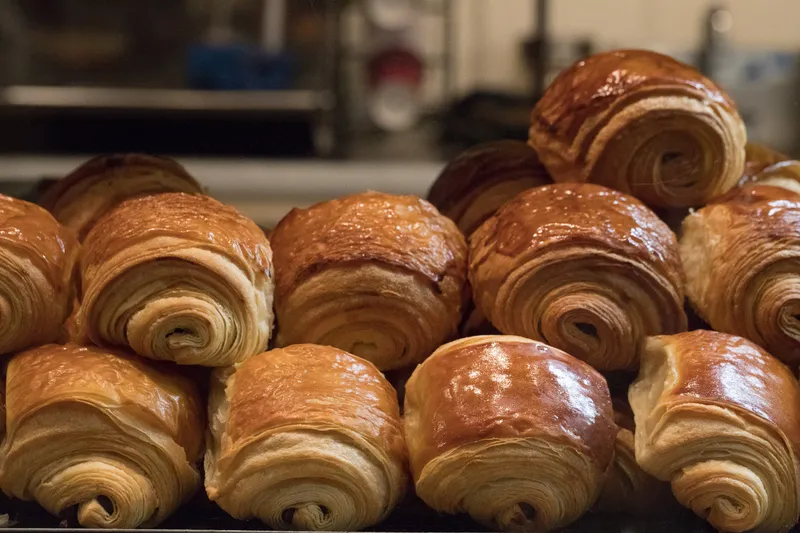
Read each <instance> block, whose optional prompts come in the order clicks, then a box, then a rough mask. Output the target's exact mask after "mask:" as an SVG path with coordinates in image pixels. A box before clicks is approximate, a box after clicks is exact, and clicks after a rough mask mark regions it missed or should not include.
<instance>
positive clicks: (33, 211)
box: [0, 195, 79, 354]
mask: <svg viewBox="0 0 800 533" xmlns="http://www.w3.org/2000/svg"><path fill="white" fill-rule="evenodd" d="M78 253H79V245H78V242H77V239H76V238H75V234H74V233H73V232H72V231H71V230H69V229H68V228H65V227H64V226H62V225H60V224H59V223H58V222H57V221H56V220H55V219H54V218H53V216H52V215H51V214H50V213H48V212H47V211H45V210H44V209H42V208H41V207H39V206H37V205H34V204H31V203H29V202H25V201H23V200H18V199H16V198H11V197H9V196H4V195H0V354H7V353H12V352H16V351H19V350H22V349H25V348H29V347H31V346H34V345H39V344H46V343H49V342H55V341H56V340H57V339H58V338H59V337H60V335H61V326H62V324H63V323H64V320H66V318H67V316H68V315H69V314H70V312H71V311H72V303H73V298H74V295H75V287H74V281H75V277H74V273H75V265H76V262H77V260H78Z"/></svg>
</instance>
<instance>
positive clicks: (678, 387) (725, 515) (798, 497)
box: [629, 330, 800, 532]
mask: <svg viewBox="0 0 800 533" xmlns="http://www.w3.org/2000/svg"><path fill="white" fill-rule="evenodd" d="M629 398H630V403H631V407H632V408H633V412H634V415H635V420H636V461H637V462H638V463H639V465H640V466H641V467H642V468H643V469H644V470H645V471H647V472H649V473H650V474H652V475H654V476H656V477H657V478H659V479H662V480H664V481H669V482H671V484H672V491H673V493H674V494H675V496H676V497H677V499H678V501H679V502H680V503H682V504H683V505H685V506H686V507H689V508H690V509H692V510H693V511H694V512H695V513H696V514H698V515H699V516H701V517H703V518H705V519H706V520H708V521H709V522H710V523H711V525H713V526H714V527H715V528H716V529H718V530H720V531H732V532H739V531H756V532H776V531H788V530H789V528H791V527H792V526H793V525H794V524H795V523H796V522H797V519H798V515H799V514H800V490H799V489H798V475H799V474H800V463H798V451H799V450H800V385H798V383H797V379H796V378H795V377H794V376H793V375H792V373H791V372H790V371H789V369H788V368H787V367H785V366H784V365H783V364H781V363H780V362H779V361H778V360H777V359H775V358H773V357H772V356H770V355H769V354H768V353H766V352H765V351H764V350H762V349H761V348H759V347H758V346H756V345H755V344H753V343H751V342H749V341H746V340H745V339H742V338H740V337H734V336H732V335H726V334H724V333H717V332H712V331H703V330H698V331H692V332H689V333H681V334H678V335H672V336H662V337H654V338H651V339H649V340H648V342H647V348H646V350H645V353H644V355H643V356H642V368H641V370H640V373H639V378H638V379H637V380H636V382H635V383H634V384H633V385H632V386H631V389H630V393H629Z"/></svg>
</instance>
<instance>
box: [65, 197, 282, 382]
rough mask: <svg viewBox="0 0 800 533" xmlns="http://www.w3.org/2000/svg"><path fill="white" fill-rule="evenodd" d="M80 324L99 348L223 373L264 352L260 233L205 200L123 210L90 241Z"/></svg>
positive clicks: (266, 323)
mask: <svg viewBox="0 0 800 533" xmlns="http://www.w3.org/2000/svg"><path fill="white" fill-rule="evenodd" d="M81 272H82V275H83V277H82V286H83V297H82V299H81V308H80V312H79V315H78V318H77V319H78V324H79V325H80V327H81V328H83V331H84V333H85V334H86V336H87V337H88V338H89V339H91V341H92V342H94V343H96V344H99V345H111V346H130V347H131V348H132V349H133V351H135V352H136V353H138V354H139V355H143V356H145V357H150V358H153V359H164V360H170V361H175V362H177V363H179V364H186V365H203V366H225V365H230V364H233V363H235V362H238V361H242V360H244V359H245V358H247V357H249V356H251V355H254V354H257V353H259V352H261V351H263V350H264V349H266V347H267V342H268V341H269V337H270V332H271V330H272V294H273V286H274V281H273V276H272V252H271V250H270V245H269V241H268V240H267V238H266V237H265V236H264V233H263V232H262V231H261V230H260V229H259V228H258V226H256V225H255V223H253V222H252V221H251V220H249V219H247V218H245V217H244V216H243V215H241V214H240V213H239V212H238V211H237V210H236V209H234V208H232V207H229V206H226V205H224V204H221V203H219V202H217V201H216V200H213V199H211V198H209V197H207V196H202V195H189V194H183V193H165V194H157V195H151V196H144V197H140V198H134V199H132V200H127V201H126V202H124V203H122V204H120V205H119V206H118V207H117V208H116V209H114V210H112V211H111V212H109V213H108V214H107V215H106V216H105V217H103V218H102V219H101V220H100V221H98V223H97V224H96V225H95V226H94V228H92V231H91V232H89V235H88V236H87V237H86V240H85V241H84V244H83V256H82V260H81Z"/></svg>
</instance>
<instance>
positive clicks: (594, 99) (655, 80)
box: [529, 50, 747, 207]
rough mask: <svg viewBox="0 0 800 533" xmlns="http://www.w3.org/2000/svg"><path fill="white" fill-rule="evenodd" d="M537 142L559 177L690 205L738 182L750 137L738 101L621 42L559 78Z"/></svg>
mask: <svg viewBox="0 0 800 533" xmlns="http://www.w3.org/2000/svg"><path fill="white" fill-rule="evenodd" d="M529 142H530V144H531V146H532V147H533V148H534V149H535V150H536V151H537V152H538V153H539V157H540V158H541V160H542V162H543V163H544V165H545V167H547V170H548V171H549V172H550V174H551V175H552V177H553V179H554V180H555V181H579V182H593V183H598V184H601V185H605V186H608V187H612V188H614V189H618V190H620V191H622V192H625V193H628V194H632V195H634V196H636V197H637V198H639V199H641V200H642V201H643V202H645V203H646V204H648V205H651V206H655V207H690V206H697V205H702V204H704V203H705V202H707V201H708V200H710V199H711V198H713V197H715V196H717V195H719V194H722V193H724V192H726V191H728V190H729V189H731V188H732V187H734V186H735V185H736V183H737V182H738V181H739V179H740V178H741V176H742V170H743V167H744V159H745V144H746V142H747V136H746V132H745V126H744V123H743V121H742V119H741V117H740V116H739V113H738V112H737V110H736V106H735V105H734V103H733V101H732V100H731V99H730V98H729V97H728V96H727V95H726V94H725V92H724V91H723V90H722V89H720V88H719V87H718V86H717V85H715V84H714V83H713V82H712V81H711V80H709V79H708V78H706V77H704V76H703V75H701V74H700V73H699V72H697V71H696V70H695V69H693V68H691V67H689V66H688V65H685V64H683V63H680V62H679V61H676V60H674V59H672V58H670V57H667V56H664V55H661V54H657V53H654V52H648V51H643V50H617V51H612V52H604V53H600V54H596V55H593V56H591V57H588V58H586V59H583V60H581V61H578V62H577V63H575V64H574V65H572V66H571V67H570V68H568V69H566V70H565V71H563V72H562V73H561V74H559V75H558V76H557V77H556V79H555V80H554V81H553V83H552V84H551V85H550V87H549V88H548V89H547V90H546V91H545V93H544V96H543V97H542V99H541V100H540V101H539V102H538V103H537V105H536V107H535V108H534V110H533V114H532V117H531V128H530V140H529Z"/></svg>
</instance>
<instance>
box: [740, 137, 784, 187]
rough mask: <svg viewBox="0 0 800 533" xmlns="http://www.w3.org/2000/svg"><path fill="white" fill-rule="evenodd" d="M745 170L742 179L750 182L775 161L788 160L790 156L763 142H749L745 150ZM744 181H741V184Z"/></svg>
mask: <svg viewBox="0 0 800 533" xmlns="http://www.w3.org/2000/svg"><path fill="white" fill-rule="evenodd" d="M744 154H745V155H744V172H743V174H742V181H743V182H748V181H750V180H752V178H753V177H754V176H756V175H758V174H759V173H760V172H761V171H762V170H764V169H765V168H767V167H771V166H772V165H774V164H775V163H780V162H781V161H788V160H789V159H791V158H790V157H789V156H787V155H785V154H782V153H780V152H778V151H776V150H773V149H772V148H769V147H767V146H764V145H763V144H758V143H753V142H749V143H747V146H745V150H744ZM741 184H742V183H740V185H741Z"/></svg>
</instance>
